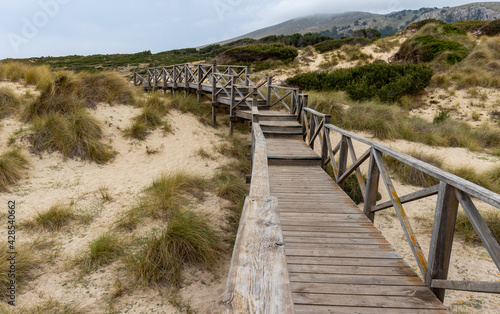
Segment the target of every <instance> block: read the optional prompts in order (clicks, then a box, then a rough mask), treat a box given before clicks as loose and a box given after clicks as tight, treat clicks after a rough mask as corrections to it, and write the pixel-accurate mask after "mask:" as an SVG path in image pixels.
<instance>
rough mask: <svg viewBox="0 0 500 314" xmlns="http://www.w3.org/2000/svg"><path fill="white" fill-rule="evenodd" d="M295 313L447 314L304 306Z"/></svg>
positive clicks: (421, 310)
mask: <svg viewBox="0 0 500 314" xmlns="http://www.w3.org/2000/svg"><path fill="white" fill-rule="evenodd" d="M295 313H317V314H323V313H335V314H449V313H450V312H448V311H447V310H434V309H401V308H380V307H355V306H352V307H351V306H328V305H326V306H325V305H305V304H298V305H296V306H295Z"/></svg>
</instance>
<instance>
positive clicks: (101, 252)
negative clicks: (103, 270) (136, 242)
mask: <svg viewBox="0 0 500 314" xmlns="http://www.w3.org/2000/svg"><path fill="white" fill-rule="evenodd" d="M123 253H124V243H123V241H122V240H120V239H119V238H118V236H117V235H116V234H113V233H106V234H103V235H101V236H99V237H98V238H96V239H95V240H93V241H91V242H90V243H89V245H88V247H87V249H86V250H85V251H84V252H83V253H82V255H81V256H80V257H78V258H77V259H76V260H75V263H76V264H77V265H79V266H80V267H81V268H82V270H83V271H84V272H91V271H94V270H97V269H99V268H100V267H102V266H104V265H107V264H110V263H111V262H113V261H114V260H116V259H117V258H118V257H120V256H121V255H122V254H123Z"/></svg>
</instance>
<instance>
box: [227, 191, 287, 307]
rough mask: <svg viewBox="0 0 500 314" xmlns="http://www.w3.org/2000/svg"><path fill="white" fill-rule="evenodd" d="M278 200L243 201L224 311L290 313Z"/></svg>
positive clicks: (263, 198) (272, 198)
mask: <svg viewBox="0 0 500 314" xmlns="http://www.w3.org/2000/svg"><path fill="white" fill-rule="evenodd" d="M282 241H283V235H282V234H281V228H280V221H279V209H278V200H277V199H276V198H274V197H262V198H250V197H248V198H247V199H246V201H245V206H244V210H243V213H242V217H241V220H240V226H239V229H238V234H237V237H236V243H235V247H234V251H233V257H232V260H231V268H230V271H229V276H228V280H227V284H226V290H225V293H224V298H223V309H224V313H257V312H259V313H264V312H266V313H267V312H269V313H270V312H276V313H293V312H294V310H293V301H292V296H291V288H290V281H289V277H288V269H287V264H286V257H285V252H284V249H283V246H282V245H278V244H277V243H282Z"/></svg>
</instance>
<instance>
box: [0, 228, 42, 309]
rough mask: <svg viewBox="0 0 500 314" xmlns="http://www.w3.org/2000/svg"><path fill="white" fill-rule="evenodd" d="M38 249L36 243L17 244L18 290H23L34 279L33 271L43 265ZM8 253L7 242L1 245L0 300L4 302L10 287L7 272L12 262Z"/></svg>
mask: <svg viewBox="0 0 500 314" xmlns="http://www.w3.org/2000/svg"><path fill="white" fill-rule="evenodd" d="M6 239H7V238H6ZM37 248H38V247H37V245H36V244H35V242H32V243H25V244H20V243H19V242H18V243H17V244H16V252H17V255H16V282H17V287H18V290H19V289H22V287H23V286H24V283H25V282H27V281H30V280H32V279H33V278H34V276H33V272H32V271H33V270H35V269H36V268H38V267H39V266H40V265H41V264H42V263H43V260H42V259H41V257H40V255H39V254H38V252H37ZM8 252H9V249H8V246H7V241H2V242H1V243H0V269H1V270H2V271H0V299H3V300H6V297H7V288H8V287H9V285H10V278H9V276H8V274H9V273H8V271H7V270H8V269H9V267H10V261H9V260H8V258H9V257H10V254H8Z"/></svg>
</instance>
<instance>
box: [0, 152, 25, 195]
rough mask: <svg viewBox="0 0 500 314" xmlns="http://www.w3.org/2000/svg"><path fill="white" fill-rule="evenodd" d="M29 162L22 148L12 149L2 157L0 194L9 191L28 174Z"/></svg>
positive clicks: (0, 157)
mask: <svg viewBox="0 0 500 314" xmlns="http://www.w3.org/2000/svg"><path fill="white" fill-rule="evenodd" d="M28 167H29V161H28V158H27V157H26V155H25V154H24V153H23V152H22V151H21V149H20V148H17V147H15V148H12V149H9V150H7V151H6V152H4V153H3V154H1V155H0V192H4V191H7V189H8V187H9V186H10V185H13V184H15V183H17V181H19V180H21V179H22V178H23V177H24V176H25V175H26V173H27V170H28Z"/></svg>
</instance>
